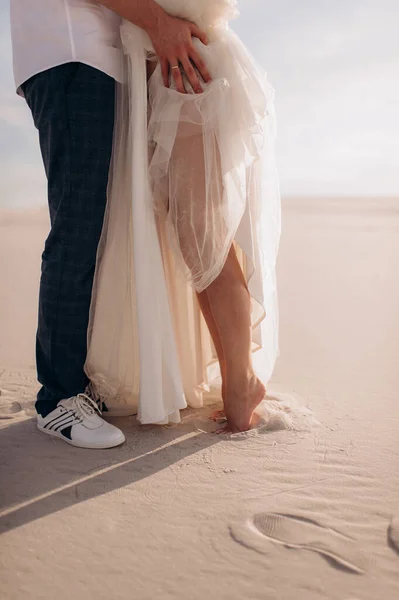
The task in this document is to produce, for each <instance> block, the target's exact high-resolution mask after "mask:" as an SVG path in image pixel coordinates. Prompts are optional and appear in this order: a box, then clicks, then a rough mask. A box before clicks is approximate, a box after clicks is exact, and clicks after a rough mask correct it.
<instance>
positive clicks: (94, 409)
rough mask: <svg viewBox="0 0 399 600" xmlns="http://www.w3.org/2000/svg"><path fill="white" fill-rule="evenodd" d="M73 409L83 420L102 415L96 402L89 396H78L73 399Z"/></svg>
mask: <svg viewBox="0 0 399 600" xmlns="http://www.w3.org/2000/svg"><path fill="white" fill-rule="evenodd" d="M73 408H74V410H75V412H76V414H77V415H78V416H79V417H81V418H83V419H84V418H85V417H90V416H91V415H94V414H96V413H97V414H99V415H101V410H100V409H99V408H98V406H97V404H96V402H94V400H93V399H92V398H90V396H88V395H87V394H83V393H82V394H78V395H77V396H76V397H75V398H74V399H73Z"/></svg>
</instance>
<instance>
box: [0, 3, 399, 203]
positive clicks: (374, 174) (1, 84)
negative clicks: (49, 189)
mask: <svg viewBox="0 0 399 600" xmlns="http://www.w3.org/2000/svg"><path fill="white" fill-rule="evenodd" d="M239 8H240V11H241V15H240V17H239V18H238V19H237V20H236V21H234V22H233V23H232V27H233V29H234V30H235V31H236V32H237V33H238V34H239V35H240V37H241V38H242V39H243V41H244V42H245V43H246V44H247V46H248V48H249V50H250V51H251V53H252V54H253V56H254V57H255V59H256V60H257V61H258V62H259V63H260V64H261V65H262V66H263V68H264V69H265V70H266V71H267V73H268V77H269V80H270V81H271V83H272V85H273V87H274V88H275V91H276V97H275V102H276V113H277V119H278V140H277V148H276V151H277V162H278V169H279V174H280V180H281V191H282V194H283V195H285V196H293V195H295V196H298V195H299V196H309V195H311V196H320V197H322V196H331V195H342V196H348V195H350V196H355V195H356V196H383V195H388V196H398V197H399V110H398V107H399V76H398V74H399V36H398V34H397V29H398V26H399V2H398V0H241V2H239ZM0 161H1V162H0V164H1V166H2V172H1V177H0V207H16V208H23V207H34V206H38V205H40V204H44V203H45V202H46V181H45V177H44V171H43V167H42V163H41V157H40V150H39V145H38V138H37V131H36V129H35V128H34V126H33V123H32V117H31V115H30V112H29V110H28V108H27V106H26V104H25V102H24V100H22V99H21V98H19V97H18V96H17V95H16V94H15V89H14V84H13V75H12V54H11V41H10V31H9V0H0Z"/></svg>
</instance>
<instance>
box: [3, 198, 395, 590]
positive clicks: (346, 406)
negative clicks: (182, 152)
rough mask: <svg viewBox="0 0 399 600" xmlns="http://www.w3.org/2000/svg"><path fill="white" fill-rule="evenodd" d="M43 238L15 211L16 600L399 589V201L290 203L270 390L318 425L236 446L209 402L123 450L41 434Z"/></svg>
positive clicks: (7, 353) (10, 362) (8, 508)
mask: <svg viewBox="0 0 399 600" xmlns="http://www.w3.org/2000/svg"><path fill="white" fill-rule="evenodd" d="M47 228H48V221H47V215H46V211H45V209H43V210H37V211H24V212H12V211H8V212H4V211H3V212H1V213H0V274H1V292H0V315H1V320H0V331H1V336H0V390H1V395H0V426H1V431H0V444H1V450H0V451H1V458H0V463H1V491H0V495H1V513H0V529H1V533H2V535H1V545H0V564H1V573H0V588H1V590H2V591H1V596H2V598H3V599H4V600H22V599H26V598H35V599H36V598H37V599H39V598H40V599H46V600H47V599H48V600H54V599H55V598H57V600H64V599H65V600H69V599H70V598H77V599H81V598H82V599H84V600H103V599H104V600H109V599H112V600H117V599H125V598H126V599H127V598H129V599H131V598H135V599H137V600H150V599H151V600H164V599H174V600H175V599H177V600H180V599H181V600H203V599H215V600H216V599H217V600H243V599H245V600H293V599H294V600H321V599H327V600H376V599H381V600H396V599H397V598H399V435H398V430H399V402H398V399H397V390H398V388H399V309H398V307H399V279H398V272H399V199H384V198H377V199H371V198H370V199H356V198H352V199H350V198H348V199H344V198H341V199H306V198H301V199H299V198H298V199H287V200H284V201H283V235H282V243H281V251H280V256H279V265H278V280H279V296H280V320H281V355H280V358H279V360H278V364H277V368H276V370H275V373H274V376H273V379H272V381H271V382H270V386H269V387H270V390H271V392H275V393H276V394H277V396H278V395H279V394H283V396H284V395H285V397H292V398H294V399H297V400H299V402H300V403H302V404H303V405H305V406H307V407H308V408H310V409H311V410H312V412H313V414H314V417H315V418H316V419H317V420H318V421H319V423H320V425H318V426H314V427H311V428H310V429H309V430H308V431H290V430H282V431H266V432H263V433H256V432H252V433H251V434H250V435H243V436H238V437H233V438H225V437H223V436H216V435H213V434H210V433H206V432H203V431H202V430H204V431H206V417H207V415H208V414H209V412H210V411H211V407H207V408H204V409H202V410H199V411H198V410H197V411H193V410H187V411H185V412H184V413H183V416H184V418H183V422H182V424H181V425H179V426H177V427H168V428H167V427H157V426H146V427H139V426H138V425H137V423H136V422H135V419H134V418H128V419H117V420H114V422H116V423H117V424H118V425H120V426H121V427H122V428H123V430H124V432H125V434H126V438H127V443H126V444H125V445H124V446H122V447H120V448H116V449H113V450H100V451H98V450H96V451H90V450H81V449H77V448H73V447H70V446H67V445H66V444H63V443H62V442H61V441H59V440H57V439H53V438H50V437H47V436H44V435H40V434H39V433H38V432H37V431H36V429H35V423H34V420H33V418H32V416H33V400H34V395H35V391H36V389H37V384H36V383H35V373H34V333H35V326H36V311H37V288H38V277H39V271H40V253H41V249H42V245H43V240H44V238H45V235H46V231H47ZM202 425H203V427H202Z"/></svg>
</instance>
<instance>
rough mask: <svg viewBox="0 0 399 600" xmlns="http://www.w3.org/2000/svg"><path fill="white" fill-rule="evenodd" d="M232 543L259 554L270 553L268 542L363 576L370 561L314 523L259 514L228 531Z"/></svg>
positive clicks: (352, 542) (337, 535)
mask: <svg viewBox="0 0 399 600" xmlns="http://www.w3.org/2000/svg"><path fill="white" fill-rule="evenodd" d="M230 533H231V536H232V537H233V539H235V540H236V541H237V542H239V543H240V544H242V545H244V546H246V547H247V548H251V549H253V550H256V551H257V552H260V553H262V554H268V553H269V552H270V541H272V542H276V543H278V544H282V545H283V546H286V547H287V548H296V549H299V550H311V551H313V552H317V553H319V554H321V555H323V556H324V557H326V558H327V559H329V561H330V563H331V564H333V565H334V566H341V567H345V568H346V569H349V570H350V571H354V572H355V573H364V572H365V571H366V570H367V567H368V566H369V560H368V558H367V557H366V555H365V554H364V553H363V551H362V550H361V549H360V548H359V546H358V544H357V542H356V541H355V540H354V539H352V538H350V537H348V536H346V535H344V534H343V533H340V532H338V531H335V530H334V529H330V528H328V527H324V526H323V525H320V524H319V523H316V522H315V521H311V520H309V519H305V518H302V517H297V516H294V515H285V514H280V513H258V514H256V515H254V516H252V517H251V518H249V519H247V520H245V521H240V522H237V523H235V524H233V525H232V526H231V527H230Z"/></svg>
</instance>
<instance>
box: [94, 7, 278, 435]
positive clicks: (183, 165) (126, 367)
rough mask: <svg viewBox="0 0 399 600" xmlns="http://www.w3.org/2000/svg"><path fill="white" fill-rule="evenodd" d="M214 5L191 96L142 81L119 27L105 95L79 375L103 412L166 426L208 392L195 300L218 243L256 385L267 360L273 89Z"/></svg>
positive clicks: (141, 57) (272, 354)
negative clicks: (112, 110) (241, 300)
mask: <svg viewBox="0 0 399 600" xmlns="http://www.w3.org/2000/svg"><path fill="white" fill-rule="evenodd" d="M166 2H167V0H164V1H163V4H166ZM160 3H161V2H160ZM173 4H176V3H173ZM189 4H190V3H184V6H185V7H186V9H187V7H188V6H189ZM200 4H201V3H199V2H197V1H196V2H195V7H196V9H197V8H198V6H199V5H200ZM211 5H212V6H211ZM216 5H218V7H216ZM222 5H224V6H225V9H226V13H225V14H226V20H227V16H229V18H230V17H231V16H233V12H228V11H234V5H235V3H234V2H229V1H227V0H226V1H225V2H223V1H221V2H214V3H212V2H204V7H205V8H206V7H208V8H212V10H215V7H216V8H218V11H219V12H218V17H217V24H216V17H212V18H215V26H213V27H212V28H210V29H209V30H208V33H209V38H210V43H209V45H208V46H206V47H205V46H203V45H202V44H200V42H198V49H199V51H200V52H201V54H202V55H203V57H204V59H205V61H206V62H207V65H208V68H209V70H210V72H211V75H212V82H211V83H209V84H206V86H205V90H204V93H203V94H199V95H196V94H191V93H188V94H180V93H178V92H177V91H176V90H175V89H173V86H172V87H171V88H169V89H167V88H165V87H164V85H163V82H162V76H161V72H160V67H159V66H157V67H156V68H155V71H154V72H153V74H152V75H151V77H150V80H149V82H148V85H147V80H146V59H151V58H152V57H153V52H152V46H151V43H150V40H149V38H148V36H147V35H146V34H145V33H144V32H143V31H142V30H140V29H138V28H136V27H135V26H134V25H131V24H130V23H127V22H125V23H124V24H123V26H122V39H123V44H124V49H125V53H126V83H125V84H124V85H120V86H119V88H118V94H117V118H116V128H115V136H114V154H113V161H112V168H111V173H110V184H109V192H108V205H107V212H106V219H105V223H104V230H103V234H102V239H101V242H100V247H99V252H98V260H97V269H96V275H95V282H94V293H93V301H92V308H91V316H90V326H89V338H88V358H87V363H86V372H87V374H88V376H89V377H90V379H91V380H92V382H93V385H94V387H95V388H96V389H97V391H98V393H99V394H100V396H102V397H103V398H104V399H105V400H106V401H107V403H108V404H109V405H111V407H112V408H113V410H115V409H116V410H119V411H120V413H121V414H124V413H133V412H135V411H137V412H138V418H139V420H140V421H141V422H142V423H166V422H169V421H174V422H177V421H179V410H180V409H182V408H184V407H185V406H186V403H188V404H189V405H190V406H195V407H197V406H201V404H202V402H203V394H204V393H205V392H207V391H208V390H209V389H210V387H216V388H217V386H218V381H219V379H218V376H219V371H218V364H217V360H216V353H215V351H214V348H213V344H212V342H211V340H210V336H209V333H208V331H207V328H206V325H205V322H204V320H203V318H202V316H201V314H200V311H199V306H198V302H197V298H196V293H195V292H199V291H202V290H204V289H206V288H207V287H208V286H209V285H210V284H211V283H212V281H214V279H215V278H216V277H217V276H218V275H219V274H220V271H221V269H222V268H223V265H224V262H225V260H226V256H227V253H228V251H229V248H230V246H231V244H234V245H235V247H236V251H237V254H238V256H239V260H240V264H241V266H242V269H243V272H244V275H245V277H246V280H247V282H248V288H249V291H250V294H251V297H252V323H253V350H254V351H256V353H255V354H254V362H255V367H256V369H257V372H258V374H259V376H260V377H261V378H262V379H263V380H264V381H267V380H268V379H269V378H270V376H271V373H272V370H273V367H274V363H275V359H276V356H277V352H278V314H277V295H276V282H275V263H276V257H277V250H278V244H279V237H280V200H279V189H278V179H277V174H276V168H275V163H274V151H273V150H274V138H275V117H274V108H273V100H274V90H273V88H272V87H271V86H270V84H269V83H268V81H267V79H266V76H265V74H264V73H263V72H262V71H261V70H260V69H259V68H258V66H257V65H256V63H255V61H254V59H253V58H252V57H251V56H250V54H249V53H248V51H247V50H246V48H245V47H244V46H243V44H242V43H241V41H240V40H239V39H238V38H237V36H236V35H235V34H234V33H233V32H232V31H231V30H229V28H228V27H227V25H226V23H223V22H222V21H223V19H221V14H223V13H222V12H220V7H221V6H222ZM206 14H210V13H206V11H205V12H203V13H202V17H198V20H199V21H200V20H201V18H202V22H203V23H204V22H206V18H205V16H206ZM213 14H214V15H215V13H213ZM204 15H205V16H204ZM183 16H184V15H183ZM192 20H194V19H192ZM211 24H212V23H211ZM186 88H187V90H188V91H189V92H190V91H191V90H190V88H189V84H188V82H187V81H186Z"/></svg>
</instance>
